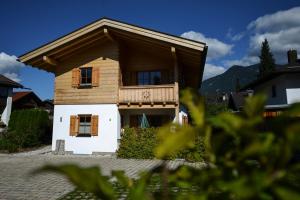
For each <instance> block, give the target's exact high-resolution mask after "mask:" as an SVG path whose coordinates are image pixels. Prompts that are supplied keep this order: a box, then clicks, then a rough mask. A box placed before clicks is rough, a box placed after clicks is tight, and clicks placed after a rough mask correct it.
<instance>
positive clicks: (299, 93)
mask: <svg viewBox="0 0 300 200" xmlns="http://www.w3.org/2000/svg"><path fill="white" fill-rule="evenodd" d="M286 98H287V103H288V104H292V103H299V102H300V88H293V89H286Z"/></svg>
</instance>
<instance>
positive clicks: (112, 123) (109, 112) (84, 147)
mask: <svg viewBox="0 0 300 200" xmlns="http://www.w3.org/2000/svg"><path fill="white" fill-rule="evenodd" d="M78 114H92V115H98V116H99V123H98V136H92V137H75V136H69V129H70V116H71V115H78ZM60 120H62V121H60ZM119 135H120V114H119V111H118V107H117V105H115V104H96V105H55V106H54V119H53V139H52V151H54V150H55V146H56V140H59V139H61V140H65V151H72V152H73V153H74V154H92V153H93V152H100V153H105V152H109V153H112V152H115V151H116V150H117V147H118V142H117V138H118V136H119Z"/></svg>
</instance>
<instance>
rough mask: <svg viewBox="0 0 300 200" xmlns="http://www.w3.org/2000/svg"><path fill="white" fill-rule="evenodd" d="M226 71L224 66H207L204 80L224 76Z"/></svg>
mask: <svg viewBox="0 0 300 200" xmlns="http://www.w3.org/2000/svg"><path fill="white" fill-rule="evenodd" d="M225 71H226V69H225V68H224V67H222V66H217V65H213V64H208V63H207V64H205V68H204V73H203V80H206V79H209V78H211V77H214V76H217V75H219V74H222V73H224V72H225Z"/></svg>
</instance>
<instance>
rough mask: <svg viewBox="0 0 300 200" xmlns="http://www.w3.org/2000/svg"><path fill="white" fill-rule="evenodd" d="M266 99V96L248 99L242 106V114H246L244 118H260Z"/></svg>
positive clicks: (255, 96)
mask: <svg viewBox="0 0 300 200" xmlns="http://www.w3.org/2000/svg"><path fill="white" fill-rule="evenodd" d="M266 99H267V98H266V96H265V95H262V94H260V95H254V96H251V97H248V98H247V99H246V102H245V106H244V113H245V114H246V116H247V117H248V118H252V117H257V116H261V117H262V114H263V112H264V107H265V103H266Z"/></svg>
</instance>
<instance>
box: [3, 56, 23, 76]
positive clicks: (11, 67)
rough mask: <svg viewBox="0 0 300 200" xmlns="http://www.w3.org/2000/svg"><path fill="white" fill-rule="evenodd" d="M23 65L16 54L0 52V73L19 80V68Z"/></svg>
mask: <svg viewBox="0 0 300 200" xmlns="http://www.w3.org/2000/svg"><path fill="white" fill-rule="evenodd" d="M24 66H25V65H24V64H23V63H21V62H19V61H17V57H16V56H13V55H12V56H10V55H8V54H6V53H4V52H1V53H0V74H3V75H4V76H6V77H8V78H10V79H12V80H14V81H16V82H20V81H21V79H20V77H19V75H20V69H21V68H22V67H24Z"/></svg>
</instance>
